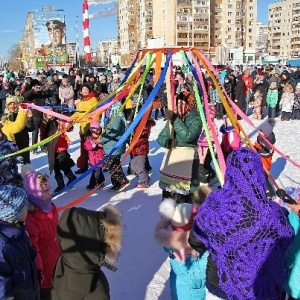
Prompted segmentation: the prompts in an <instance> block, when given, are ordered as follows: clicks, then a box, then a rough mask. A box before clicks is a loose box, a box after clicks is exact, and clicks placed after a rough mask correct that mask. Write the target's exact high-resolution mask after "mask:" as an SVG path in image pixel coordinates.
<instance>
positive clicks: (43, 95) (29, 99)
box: [23, 89, 52, 119]
mask: <svg viewBox="0 0 300 300" xmlns="http://www.w3.org/2000/svg"><path fill="white" fill-rule="evenodd" d="M51 96H52V92H51V91H49V90H48V91H40V92H35V91H34V90H33V89H30V90H28V91H27V92H25V93H24V94H23V97H24V102H26V103H33V104H35V105H37V106H45V104H46V99H49V98H50V97H51ZM32 113H33V118H35V119H43V113H42V112H40V111H38V110H36V109H34V110H33V111H32Z"/></svg>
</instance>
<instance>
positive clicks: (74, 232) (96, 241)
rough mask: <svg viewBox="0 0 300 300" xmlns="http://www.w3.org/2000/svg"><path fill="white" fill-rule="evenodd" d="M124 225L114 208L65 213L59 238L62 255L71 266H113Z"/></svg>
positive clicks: (60, 221) (60, 224) (71, 210)
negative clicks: (111, 264)
mask: <svg viewBox="0 0 300 300" xmlns="http://www.w3.org/2000/svg"><path fill="white" fill-rule="evenodd" d="M122 227H123V226H122V223H121V217H120V213H119V212H118V210H117V209H116V208H115V207H112V206H107V207H106V208H104V210H103V211H92V210H87V209H85V208H80V207H78V208H77V207H73V208H70V209H67V210H65V211H64V212H63V214H62V216H61V218H60V220H59V225H58V235H59V238H60V245H61V248H62V251H63V255H64V257H65V258H67V260H68V262H69V263H70V264H72V266H74V265H75V266H79V265H90V266H95V265H99V266H100V265H102V264H101V262H102V261H103V258H104V257H105V258H107V259H108V260H109V261H110V262H111V263H114V262H115V260H116V258H117V255H118V253H119V251H120V248H121V236H122Z"/></svg>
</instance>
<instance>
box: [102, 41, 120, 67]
mask: <svg viewBox="0 0 300 300" xmlns="http://www.w3.org/2000/svg"><path fill="white" fill-rule="evenodd" d="M119 52H120V51H119V42H118V41H117V40H116V39H109V40H108V41H102V42H99V43H98V58H99V61H100V63H102V64H105V65H109V64H110V63H111V58H112V56H116V55H119Z"/></svg>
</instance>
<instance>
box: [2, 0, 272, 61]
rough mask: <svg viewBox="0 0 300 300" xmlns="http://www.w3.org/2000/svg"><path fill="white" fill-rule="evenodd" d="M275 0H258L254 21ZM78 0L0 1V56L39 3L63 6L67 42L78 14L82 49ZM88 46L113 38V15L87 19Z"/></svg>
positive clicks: (100, 7)
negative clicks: (88, 27) (88, 26)
mask: <svg viewBox="0 0 300 300" xmlns="http://www.w3.org/2000/svg"><path fill="white" fill-rule="evenodd" d="M277 1H278V0H275V1H274V0H258V21H260V22H263V23H265V24H266V23H267V15H268V4H270V3H274V2H277ZM82 3H83V1H82V0H64V1H60V0H48V1H47V0H26V1H22V0H8V1H5V3H1V4H2V5H1V10H0V60H1V59H4V60H5V59H6V58H7V55H8V52H9V49H11V47H12V46H13V45H14V44H17V43H18V41H19V40H20V39H21V38H22V35H23V30H24V25H25V20H26V16H27V12H29V11H32V10H39V9H41V8H42V7H43V6H53V7H55V8H56V9H64V13H65V17H66V25H67V42H76V30H75V27H76V18H77V16H78V35H79V44H80V51H81V52H82ZM109 6H111V5H97V6H90V9H89V13H94V12H98V11H100V10H103V9H105V8H107V7H109ZM90 36H91V44H92V48H94V49H96V47H97V42H98V41H102V40H107V39H109V38H117V17H116V16H115V17H106V18H98V19H91V20H90Z"/></svg>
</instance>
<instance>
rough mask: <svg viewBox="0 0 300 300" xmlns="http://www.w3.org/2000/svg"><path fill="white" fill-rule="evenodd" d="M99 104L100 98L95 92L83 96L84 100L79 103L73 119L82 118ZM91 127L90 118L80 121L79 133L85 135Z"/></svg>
mask: <svg viewBox="0 0 300 300" xmlns="http://www.w3.org/2000/svg"><path fill="white" fill-rule="evenodd" d="M97 104H98V100H97V98H96V97H95V94H94V93H93V92H91V93H90V94H89V95H88V96H87V97H83V98H82V100H81V101H80V102H79V103H78V104H77V106H76V110H77V112H76V113H74V114H73V115H72V118H73V119H75V120H76V119H80V118H81V117H83V116H84V115H86V113H87V112H88V111H90V110H91V109H92V108H93V107H96V105H97ZM89 128H90V120H84V121H80V131H79V133H80V134H82V135H84V134H86V132H87V131H88V129H89Z"/></svg>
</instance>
